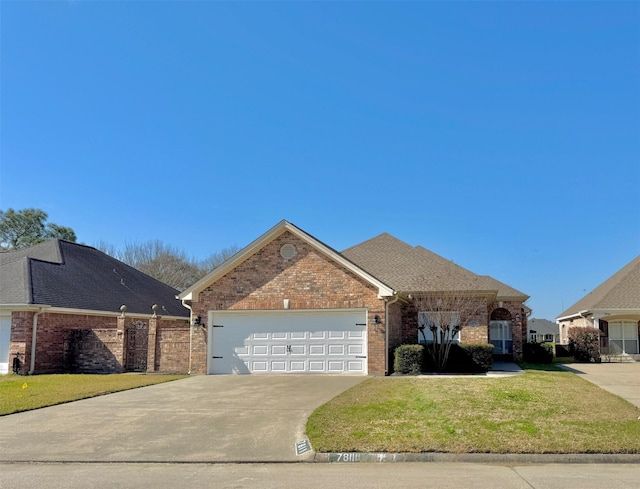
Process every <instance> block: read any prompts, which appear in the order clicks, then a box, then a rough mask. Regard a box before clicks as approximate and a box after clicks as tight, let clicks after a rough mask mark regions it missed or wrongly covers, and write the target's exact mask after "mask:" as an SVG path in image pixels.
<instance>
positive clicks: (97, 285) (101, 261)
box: [0, 240, 189, 317]
mask: <svg viewBox="0 0 640 489" xmlns="http://www.w3.org/2000/svg"><path fill="white" fill-rule="evenodd" d="M177 294H178V290H176V289H174V288H173V287H170V286H168V285H166V284H163V283H162V282H160V281H158V280H156V279H154V278H152V277H150V276H148V275H146V274H144V273H142V272H140V271H138V270H136V269H135V268H132V267H130V266H128V265H125V264H124V263H122V262H120V261H118V260H116V259H115V258H112V257H110V256H109V255H106V254H105V253H102V252H101V251H99V250H97V249H95V248H92V247H90V246H85V245H80V244H76V243H70V242H68V241H63V240H49V241H46V242H44V243H41V244H39V245H36V246H33V247H31V248H27V249H25V250H19V251H15V252H7V253H1V254H0V304H43V305H50V306H53V307H61V308H70V309H86V310H93V311H109V312H118V311H119V310H120V306H121V305H122V304H125V305H126V306H127V311H128V312H130V313H138V314H151V313H152V310H151V306H152V305H153V304H158V306H160V311H159V314H161V315H165V316H178V317H188V315H189V312H188V310H187V309H186V308H184V307H183V306H182V304H181V303H180V302H179V301H178V300H177V299H176V298H175V297H176V295H177Z"/></svg>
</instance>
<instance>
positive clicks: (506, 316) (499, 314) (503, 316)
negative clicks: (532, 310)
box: [491, 307, 513, 321]
mask: <svg viewBox="0 0 640 489" xmlns="http://www.w3.org/2000/svg"><path fill="white" fill-rule="evenodd" d="M512 319H513V317H512V316H511V313H510V312H509V311H508V310H507V309H505V308H504V307H499V308H498V309H494V310H493V312H492V313H491V321H511V320H512Z"/></svg>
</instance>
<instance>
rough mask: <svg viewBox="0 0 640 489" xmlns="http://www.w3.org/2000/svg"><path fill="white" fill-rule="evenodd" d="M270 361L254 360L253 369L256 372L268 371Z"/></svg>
mask: <svg viewBox="0 0 640 489" xmlns="http://www.w3.org/2000/svg"><path fill="white" fill-rule="evenodd" d="M268 365H269V363H268V362H266V361H265V362H255V361H254V362H252V370H253V371H254V372H256V373H257V372H265V373H266V372H268Z"/></svg>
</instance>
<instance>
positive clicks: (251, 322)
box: [207, 308, 368, 374]
mask: <svg viewBox="0 0 640 489" xmlns="http://www.w3.org/2000/svg"><path fill="white" fill-rule="evenodd" d="M208 332H209V338H210V341H209V352H208V356H209V361H208V368H207V370H208V373H209V374H229V373H240V374H242V373H246V374H248V373H264V374H270V373H290V374H309V373H311V374H312V373H319V374H367V371H368V364H367V310H366V309H360V308H358V309H339V310H275V311H264V310H263V311H255V310H251V311H246V310H236V311H229V310H227V311H209V314H208Z"/></svg>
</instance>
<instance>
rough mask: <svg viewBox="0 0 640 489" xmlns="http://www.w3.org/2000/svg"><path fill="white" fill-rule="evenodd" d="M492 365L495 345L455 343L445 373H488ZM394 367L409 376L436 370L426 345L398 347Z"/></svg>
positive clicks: (396, 370)
mask: <svg viewBox="0 0 640 489" xmlns="http://www.w3.org/2000/svg"><path fill="white" fill-rule="evenodd" d="M492 364H493V345H490V344H470V343H469V344H465V343H454V344H452V345H451V350H450V351H449V358H448V361H447V367H446V368H445V372H448V373H481V372H487V371H488V370H489V369H490V368H491V365H492ZM393 367H394V371H395V372H396V373H400V374H407V375H416V374H419V373H420V372H434V371H435V370H436V369H435V368H434V365H433V361H432V360H431V356H430V355H429V354H428V352H427V351H426V349H425V346H424V345H400V346H399V347H397V348H396V349H395V357H394V364H393Z"/></svg>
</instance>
